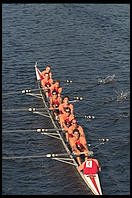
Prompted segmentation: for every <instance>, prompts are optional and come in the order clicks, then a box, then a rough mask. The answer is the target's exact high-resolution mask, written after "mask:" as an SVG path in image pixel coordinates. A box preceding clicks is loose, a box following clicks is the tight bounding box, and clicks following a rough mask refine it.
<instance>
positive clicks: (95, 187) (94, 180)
mask: <svg viewBox="0 0 132 198" xmlns="http://www.w3.org/2000/svg"><path fill="white" fill-rule="evenodd" d="M35 72H36V78H37V83H38V87H39V90H40V95H41V97H42V100H43V103H44V106H45V107H47V111H48V114H49V117H50V119H51V121H52V123H53V126H54V128H55V129H56V135H58V137H57V139H60V140H61V142H62V144H63V146H64V148H65V150H66V152H67V153H68V154H69V153H71V151H70V147H69V145H68V143H67V142H66V138H65V136H64V133H62V132H60V131H59V130H57V128H58V127H59V128H60V124H59V122H58V121H57V120H55V118H54V116H53V114H52V112H51V111H50V110H49V109H48V102H46V96H45V94H44V92H43V91H42V89H41V85H40V80H41V79H42V74H41V72H40V70H39V69H38V67H37V62H36V64H35ZM56 160H57V159H56ZM58 161H62V160H59V159H58ZM63 162H66V163H69V164H71V165H73V166H75V168H76V170H77V172H78V173H79V175H80V176H81V178H82V179H83V180H84V182H85V183H86V185H87V187H88V188H89V189H91V191H92V192H93V194H95V195H102V190H101V186H100V181H99V176H98V174H94V175H84V174H83V173H82V172H79V171H78V164H77V161H76V158H75V157H74V156H73V155H71V154H69V162H68V159H64V160H63Z"/></svg>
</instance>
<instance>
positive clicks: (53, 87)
mask: <svg viewBox="0 0 132 198" xmlns="http://www.w3.org/2000/svg"><path fill="white" fill-rule="evenodd" d="M53 90H55V91H56V92H57V94H58V96H61V93H62V87H61V86H60V81H59V80H57V81H56V83H54V84H53V85H52V86H51V88H50V91H51V93H52V91H53Z"/></svg>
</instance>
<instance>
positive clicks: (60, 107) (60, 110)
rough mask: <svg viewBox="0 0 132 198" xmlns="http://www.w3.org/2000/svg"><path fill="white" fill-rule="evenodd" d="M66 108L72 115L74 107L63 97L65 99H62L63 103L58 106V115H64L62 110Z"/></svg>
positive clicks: (66, 97) (67, 98)
mask: <svg viewBox="0 0 132 198" xmlns="http://www.w3.org/2000/svg"><path fill="white" fill-rule="evenodd" d="M66 107H69V108H70V109H71V113H72V114H73V111H74V107H73V105H72V104H70V103H69V96H65V97H64V98H63V102H62V104H60V106H59V113H64V112H65V111H64V109H65V108H66Z"/></svg>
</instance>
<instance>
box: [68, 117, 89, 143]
mask: <svg viewBox="0 0 132 198" xmlns="http://www.w3.org/2000/svg"><path fill="white" fill-rule="evenodd" d="M74 129H78V130H79V133H80V136H83V137H84V138H85V133H84V130H83V128H82V127H81V126H80V125H78V122H77V120H76V119H75V118H74V119H73V120H72V122H71V126H70V127H69V128H68V141H69V143H70V138H72V137H73V131H74ZM85 139H86V138H85Z"/></svg>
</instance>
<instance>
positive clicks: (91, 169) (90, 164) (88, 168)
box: [78, 157, 101, 175]
mask: <svg viewBox="0 0 132 198" xmlns="http://www.w3.org/2000/svg"><path fill="white" fill-rule="evenodd" d="M78 170H79V172H80V171H82V170H83V174H84V175H92V174H97V173H98V172H99V171H101V166H100V165H99V162H98V160H97V159H94V158H91V157H87V159H86V160H85V161H84V162H83V163H82V164H81V165H80V166H79V167H78Z"/></svg>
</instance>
